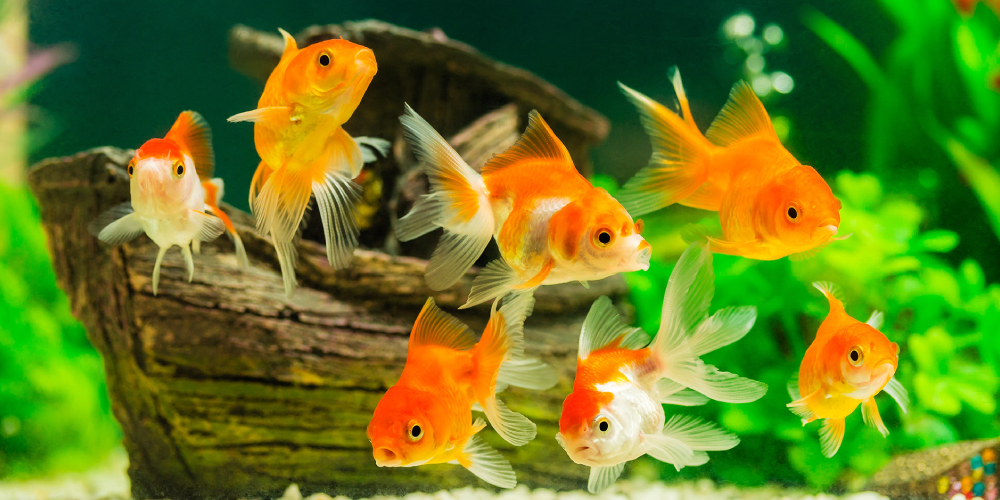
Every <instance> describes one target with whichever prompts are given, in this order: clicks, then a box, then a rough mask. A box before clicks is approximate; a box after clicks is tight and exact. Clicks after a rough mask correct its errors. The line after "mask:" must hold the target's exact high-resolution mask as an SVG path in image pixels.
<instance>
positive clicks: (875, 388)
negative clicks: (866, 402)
mask: <svg viewBox="0 0 1000 500" xmlns="http://www.w3.org/2000/svg"><path fill="white" fill-rule="evenodd" d="M895 372H896V367H895V366H893V364H892V362H891V361H883V362H882V363H879V364H878V365H877V366H876V367H875V368H874V369H872V371H871V375H870V376H869V377H868V381H867V382H862V383H860V384H857V385H856V386H855V390H854V391H853V392H851V393H850V394H847V396H849V397H852V398H855V399H868V398H870V397H872V396H874V395H875V394H878V392H879V391H881V390H882V388H883V387H885V384H888V383H889V379H891V378H892V375H893V374H894V373H895Z"/></svg>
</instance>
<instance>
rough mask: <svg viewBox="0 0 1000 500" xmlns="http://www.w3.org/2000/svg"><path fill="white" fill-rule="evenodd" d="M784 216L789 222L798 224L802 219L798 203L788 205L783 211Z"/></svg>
mask: <svg viewBox="0 0 1000 500" xmlns="http://www.w3.org/2000/svg"><path fill="white" fill-rule="evenodd" d="M785 216H786V217H788V220H789V222H798V221H799V220H801V219H802V207H800V206H799V204H798V203H790V204H789V205H788V208H786V209H785Z"/></svg>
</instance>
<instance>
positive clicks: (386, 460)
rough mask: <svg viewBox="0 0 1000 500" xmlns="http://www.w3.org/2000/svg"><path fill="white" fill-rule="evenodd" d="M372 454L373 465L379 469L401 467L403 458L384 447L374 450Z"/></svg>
mask: <svg viewBox="0 0 1000 500" xmlns="http://www.w3.org/2000/svg"><path fill="white" fill-rule="evenodd" d="M372 454H373V455H374V456H375V465H377V466H379V467H402V466H403V458H402V457H401V456H400V455H399V454H398V453H396V452H395V451H393V450H392V448H389V447H386V446H383V447H379V448H375V450H374V451H373V453H372Z"/></svg>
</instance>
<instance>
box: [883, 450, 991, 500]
mask: <svg viewBox="0 0 1000 500" xmlns="http://www.w3.org/2000/svg"><path fill="white" fill-rule="evenodd" d="M987 448H992V449H993V450H994V454H996V453H1000V439H981V440H977V441H962V442H960V443H952V444H947V445H944V446H938V447H936V448H931V449H927V450H921V451H916V452H913V453H907V454H905V455H900V456H897V457H895V458H893V459H892V461H891V462H889V463H888V464H887V465H886V466H885V467H883V468H882V470H880V471H878V472H877V473H876V474H875V476H874V477H872V480H871V481H870V482H869V483H868V485H867V486H866V487H865V489H868V490H872V491H877V492H878V493H881V494H883V495H885V496H888V497H890V498H894V499H900V500H903V499H928V500H929V499H932V498H949V496H948V495H944V494H941V493H939V492H938V481H939V480H940V479H941V477H948V478H951V480H950V481H949V483H950V482H954V481H957V480H958V479H959V478H961V477H963V473H962V472H960V470H962V464H965V469H966V472H965V473H964V475H966V476H967V475H969V467H968V464H969V459H970V458H972V456H974V455H978V454H981V453H982V452H983V450H985V449H987ZM994 480H995V476H994Z"/></svg>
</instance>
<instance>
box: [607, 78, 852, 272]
mask: <svg viewBox="0 0 1000 500" xmlns="http://www.w3.org/2000/svg"><path fill="white" fill-rule="evenodd" d="M672 80H673V84H674V91H675V92H676V93H677V99H678V101H679V102H680V113H681V114H680V115H678V114H677V113H675V112H673V111H671V110H669V109H667V108H666V107H664V106H663V105H661V104H659V103H657V102H656V101H653V100H652V99H650V98H649V97H646V96H645V95H643V94H640V93H639V92H636V91H635V90H632V89H630V88H628V87H626V86H625V85H623V84H621V83H619V84H618V85H619V86H621V88H622V90H623V91H624V92H625V95H626V96H627V97H628V98H629V99H630V100H631V101H632V103H633V104H635V105H636V107H637V108H639V112H640V113H641V115H642V124H643V126H644V127H645V128H646V132H647V133H648V134H649V137H650V141H651V142H652V145H653V156H652V158H650V160H649V164H648V165H647V166H646V167H645V168H643V169H642V170H640V171H639V173H638V174H636V175H635V177H633V178H632V179H631V180H629V181H628V182H627V183H626V184H625V186H624V187H622V190H621V191H620V192H619V193H618V198H619V199H620V200H621V202H622V205H624V206H625V208H626V209H628V211H629V213H631V214H632V215H642V214H645V213H647V212H652V211H654V210H657V209H660V208H663V207H666V206H668V205H672V204H674V203H680V204H681V205H686V206H689V207H694V208H700V209H703V210H711V211H716V212H719V221H720V223H721V225H722V233H723V237H722V238H716V237H711V236H706V237H705V238H706V239H707V240H708V242H709V249H710V250H711V251H713V252H716V253H725V254H730V255H742V256H744V257H748V258H751V259H759V260H774V259H779V258H781V257H785V256H788V255H795V256H796V257H805V256H808V255H811V254H812V253H813V252H814V251H816V250H817V249H818V248H820V247H822V246H823V245H825V244H827V243H829V242H830V240H831V238H833V236H834V235H835V234H837V228H838V227H839V226H840V201H839V200H837V199H836V198H835V197H834V196H833V192H832V191H831V190H830V186H829V185H827V183H826V181H824V180H823V178H822V177H820V175H819V173H817V172H816V170H815V169H813V168H812V167H810V166H806V165H802V164H801V163H799V161H798V160H796V159H795V157H793V156H792V154H791V153H789V152H788V150H787V149H785V147H784V146H783V145H782V144H781V141H779V140H778V136H777V134H775V132H774V127H773V126H772V125H771V118H770V117H769V116H768V115H767V110H765V109H764V105H763V104H761V102H760V100H759V99H757V95H756V94H754V92H753V90H752V89H751V88H750V86H749V85H747V84H746V83H745V82H739V83H737V84H736V85H735V86H734V87H733V90H732V92H731V93H730V95H729V101H728V102H726V105H725V107H724V108H722V111H721V112H720V113H719V116H717V117H716V118H715V121H713V122H712V126H711V127H709V129H708V132H707V133H706V134H704V135H703V134H702V133H701V131H699V130H698V126H697V125H696V124H695V122H694V119H693V118H692V117H691V109H690V107H689V106H688V100H687V96H686V95H685V93H684V87H683V85H682V84H681V75H680V72H679V71H677V70H676V68H674V75H673V78H672Z"/></svg>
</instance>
